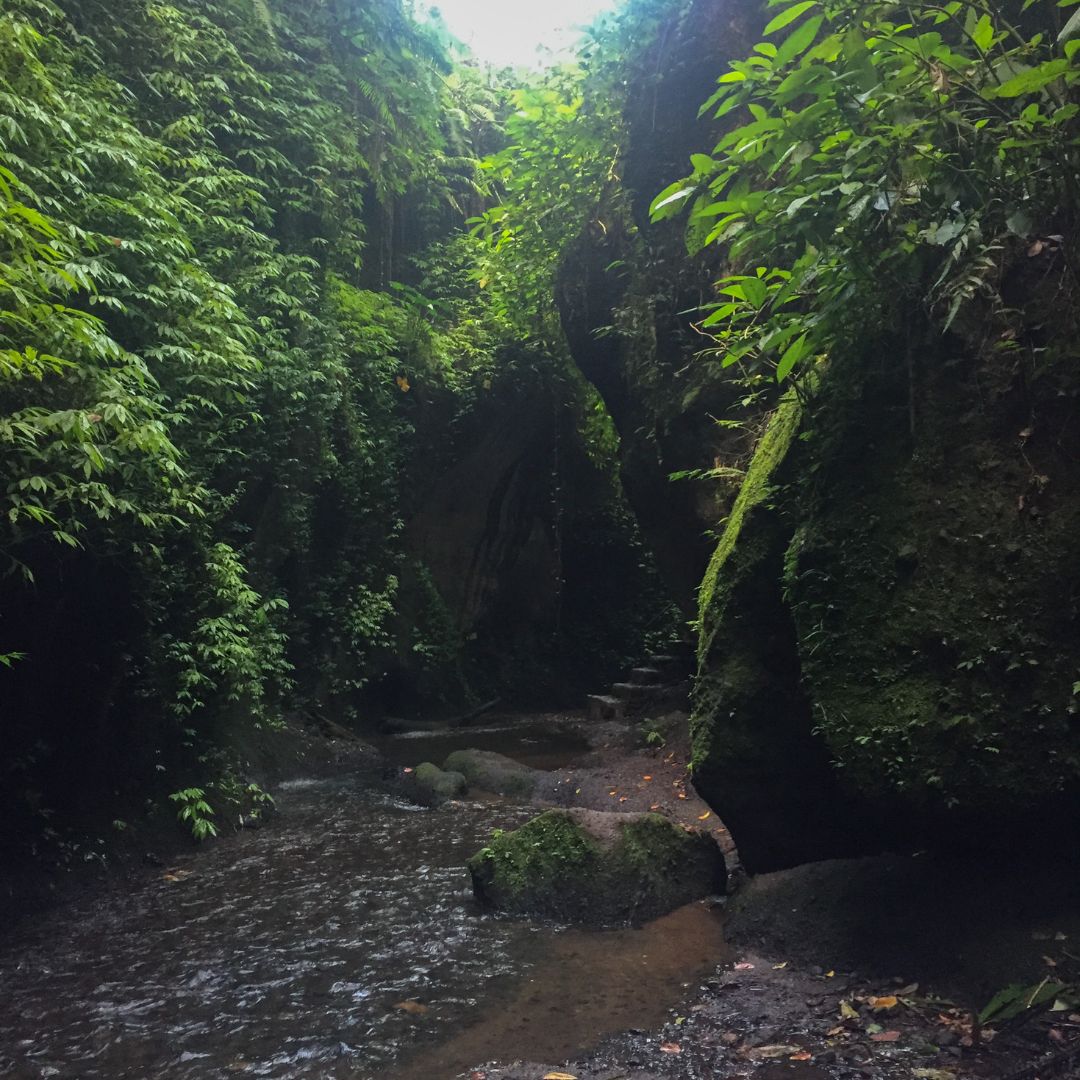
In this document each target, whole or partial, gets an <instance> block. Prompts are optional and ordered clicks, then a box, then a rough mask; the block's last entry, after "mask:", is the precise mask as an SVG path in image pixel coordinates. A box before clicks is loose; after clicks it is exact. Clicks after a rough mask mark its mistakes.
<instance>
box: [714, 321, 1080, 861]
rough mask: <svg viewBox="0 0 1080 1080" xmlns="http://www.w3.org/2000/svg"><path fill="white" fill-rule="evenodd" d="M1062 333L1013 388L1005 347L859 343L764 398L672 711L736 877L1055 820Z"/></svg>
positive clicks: (1070, 510)
mask: <svg viewBox="0 0 1080 1080" xmlns="http://www.w3.org/2000/svg"><path fill="white" fill-rule="evenodd" d="M1060 317H1061V316H1060V314H1059V313H1058V309H1052V310H1048V311H1047V312H1046V314H1045V316H1044V317H1043V321H1042V322H1041V323H1040V325H1041V326H1043V327H1044V328H1045V332H1046V333H1047V340H1048V341H1049V342H1051V343H1053V342H1054V340H1055V339H1054V337H1053V334H1051V333H1050V329H1049V328H1052V327H1054V326H1055V325H1056V321H1057V320H1060ZM981 325H982V324H980V326H981ZM1060 329H1061V327H1060V325H1058V330H1059V331H1060ZM984 330H985V328H983V330H980V333H983V331H984ZM984 336H985V335H984ZM913 340H914V339H913ZM1005 340H1006V341H1009V340H1011V338H1006V339H1005ZM1074 342H1075V335H1072V336H1069V337H1068V339H1067V340H1066V339H1065V338H1064V337H1062V338H1060V339H1059V340H1058V341H1057V342H1056V344H1055V345H1053V347H1051V346H1049V345H1048V347H1047V356H1048V357H1054V358H1056V359H1048V360H1047V362H1046V363H1045V365H1043V366H1042V367H1041V368H1040V369H1039V371H1038V377H1037V378H1035V379H1034V380H1033V381H1032V382H1031V383H1030V385H1028V384H1026V383H1024V382H1023V380H1019V378H1018V374H1017V372H1018V368H1017V365H1016V358H1015V356H1014V355H1013V352H1012V351H1010V350H1007V349H1004V348H991V349H988V350H982V351H979V350H978V349H976V348H974V347H972V346H970V345H969V346H967V347H965V346H964V344H963V343H962V342H957V341H953V342H942V341H940V340H938V341H935V342H931V344H929V345H927V346H926V348H925V350H924V351H923V352H922V353H921V354H918V355H915V354H914V352H909V350H915V348H916V347H915V346H914V345H910V346H905V344H904V343H903V342H900V343H892V344H890V343H889V342H888V341H884V342H879V343H878V344H877V345H876V346H873V347H872V346H871V345H869V344H867V346H866V349H867V351H866V352H864V353H858V354H856V353H852V354H850V355H846V356H840V357H836V358H833V360H832V361H831V363H830V366H829V367H828V369H824V370H823V373H822V375H821V378H820V380H819V383H818V385H817V386H815V387H814V388H812V392H811V393H810V394H809V395H808V399H809V400H808V404H807V405H806V406H804V407H801V408H800V405H799V403H798V402H796V400H795V399H794V398H792V397H788V398H787V399H785V401H784V402H783V403H781V405H780V406H779V408H778V409H777V410H776V411H775V413H774V414H773V417H772V420H771V423H770V425H769V427H768V429H767V432H766V433H765V434H764V436H763V437H762V438H761V439H760V440H759V443H758V447H757V451H756V453H755V455H754V458H753V461H752V463H751V465H750V468H749V470H748V472H747V475H746V478H745V480H744V482H743V485H742V490H741V493H740V495H739V497H738V501H737V503H736V505H735V509H734V512H733V513H732V514H731V516H730V518H729V519H728V521H727V523H726V527H725V529H724V532H723V536H722V538H721V540H720V543H719V544H718V546H717V550H716V553H715V556H714V559H713V563H712V566H711V567H710V571H709V574H708V575H707V577H706V579H705V582H704V584H703V587H702V590H701V612H700V626H701V639H700V654H699V660H700V669H699V677H698V684H697V690H696V699H695V713H694V720H693V738H694V775H695V784H696V786H697V787H698V789H699V791H700V792H701V794H702V795H703V796H704V797H705V798H706V799H707V800H708V801H709V802H710V803H711V804H712V805H714V806H715V807H716V809H717V811H718V812H719V813H720V815H721V817H723V818H724V819H725V821H726V823H727V824H728V826H729V828H730V829H731V832H732V836H733V838H734V840H735V842H736V843H737V844H738V846H739V850H740V853H741V855H742V857H743V860H744V863H745V864H746V865H747V867H748V868H749V869H751V870H752V871H758V870H770V869H777V868H780V867H783V866H790V865H794V864H795V863H798V862H806V861H810V860H812V859H817V858H821V857H823V856H831V855H842V854H849V853H856V852H863V853H867V852H871V851H875V850H876V851H882V850H888V849H890V848H894V849H895V848H897V847H900V848H904V847H927V846H935V845H936V846H940V845H943V844H953V845H963V846H971V845H976V844H984V845H987V846H989V845H991V844H993V845H995V846H997V847H1000V846H1001V845H1002V844H1008V843H1014V844H1016V843H1022V844H1024V845H1025V846H1028V847H1030V846H1031V845H1032V844H1034V843H1038V842H1039V841H1040V838H1041V837H1044V836H1047V835H1049V834H1048V833H1047V830H1046V828H1045V823H1046V822H1047V821H1066V820H1076V814H1077V810H1078V796H1080V723H1078V722H1077V717H1078V716H1080V704H1078V702H1080V682H1078V679H1077V676H1078V674H1080V668H1078V666H1077V659H1076V658H1077V656H1078V655H1080V617H1078V612H1080V603H1078V601H1077V597H1078V596H1080V541H1078V539H1077V538H1078V537H1080V470H1078V469H1077V467H1076V461H1077V460H1080V433H1074V432H1072V425H1073V423H1074V419H1075V401H1076V399H1077V397H1080V377H1078V376H1077V374H1076V372H1077V368H1076V365H1075V363H1073V362H1072V360H1071V359H1070V358H1071V357H1072V355H1073V354H1074V353H1075V345H1074V344H1073V343H1074ZM890 350H891V352H890ZM889 355H892V356H894V357H895V360H894V362H893V363H890V364H878V363H877V362H876V361H875V359H874V358H875V357H878V356H889ZM800 414H801V415H800ZM1033 416H1037V417H1038V421H1037V422H1034V421H1032V420H1031V417H1033ZM1059 433H1062V434H1059ZM1067 446H1073V447H1075V448H1077V450H1076V452H1074V451H1066V447H1067ZM1070 454H1072V455H1073V456H1070Z"/></svg>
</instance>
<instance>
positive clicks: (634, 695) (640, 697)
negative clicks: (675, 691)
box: [611, 682, 669, 702]
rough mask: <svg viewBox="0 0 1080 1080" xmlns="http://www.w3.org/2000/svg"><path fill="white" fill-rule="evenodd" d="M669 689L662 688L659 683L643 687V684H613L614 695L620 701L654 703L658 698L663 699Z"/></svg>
mask: <svg viewBox="0 0 1080 1080" xmlns="http://www.w3.org/2000/svg"><path fill="white" fill-rule="evenodd" d="M668 689H669V688H668V687H667V686H661V685H660V684H659V683H651V684H648V685H643V684H642V683H633V682H617V683H612V684H611V692H612V694H614V696H615V697H617V698H618V699H619V700H620V701H635V702H636V701H654V700H655V699H656V698H659V697H663V696H664V695H665V694H666V693H667V691H668Z"/></svg>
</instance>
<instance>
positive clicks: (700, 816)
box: [698, 810, 712, 821]
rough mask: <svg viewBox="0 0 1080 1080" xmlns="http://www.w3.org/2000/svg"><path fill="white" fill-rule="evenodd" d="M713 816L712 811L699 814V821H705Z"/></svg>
mask: <svg viewBox="0 0 1080 1080" xmlns="http://www.w3.org/2000/svg"><path fill="white" fill-rule="evenodd" d="M711 816H712V811H710V810H706V811H705V813H704V814H698V821H704V820H705V819H706V818H707V817H711Z"/></svg>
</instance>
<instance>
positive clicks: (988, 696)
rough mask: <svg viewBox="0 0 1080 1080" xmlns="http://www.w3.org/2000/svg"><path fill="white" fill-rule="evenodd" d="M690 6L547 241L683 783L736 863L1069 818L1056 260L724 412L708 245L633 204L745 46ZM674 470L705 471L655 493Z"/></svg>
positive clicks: (649, 58)
mask: <svg viewBox="0 0 1080 1080" xmlns="http://www.w3.org/2000/svg"><path fill="white" fill-rule="evenodd" d="M706 8H707V10H706ZM684 12H685V13H688V16H689V17H688V18H686V19H683V18H682V17H676V18H673V19H672V21H671V24H670V25H665V26H664V28H663V29H662V31H660V32H659V33H658V35H657V37H656V39H655V40H654V41H652V42H651V43H649V42H646V43H644V44H642V45H640V47H639V49H640V51H639V52H638V53H636V54H634V55H631V56H628V58H627V67H628V72H630V74H631V75H632V74H633V73H634V72H637V71H639V70H640V71H649V72H650V75H649V78H648V79H641V80H638V82H637V83H635V82H634V80H633V78H632V77H631V78H630V82H631V84H633V85H638V84H639V83H640V86H641V87H642V89H641V90H640V91H635V92H634V93H633V94H632V96H631V101H630V104H629V108H628V111H627V115H626V131H627V138H626V145H625V146H624V160H623V162H622V163H621V164H622V167H621V171H620V175H621V176H622V177H623V181H622V188H621V190H620V191H619V192H618V197H617V198H616V197H611V196H608V197H606V201H605V202H604V203H602V204H601V205H600V206H599V207H598V208H597V212H596V218H595V220H594V222H593V223H591V224H590V226H589V227H588V229H587V230H586V234H585V235H583V236H582V237H580V238H579V242H578V243H577V245H576V246H572V248H571V249H570V251H569V252H568V255H567V258H566V261H565V264H564V267H563V272H562V274H561V277H560V282H559V294H558V299H559V305H560V312H561V315H562V320H563V325H564V329H565V330H566V334H567V340H568V342H569V344H570V347H571V350H572V352H573V356H574V359H575V362H576V363H577V364H578V366H579V367H580V369H581V371H582V372H583V373H584V374H585V376H586V377H587V378H588V379H589V380H590V381H591V382H592V383H593V384H594V385H595V386H596V387H597V389H598V391H599V392H600V393H601V395H602V396H603V397H604V400H605V402H606V404H607V406H608V409H609V410H610V412H611V415H612V417H613V419H614V420H615V423H616V425H617V426H618V428H619V432H620V435H621V440H622V441H621V449H620V454H621V469H622V478H623V484H624V488H625V490H626V493H627V497H628V499H629V500H630V502H631V503H632V505H633V507H634V510H635V513H636V514H637V515H638V518H639V522H640V524H641V528H642V532H643V534H644V535H645V536H646V537H647V539H648V541H649V543H650V545H651V546H652V547H653V549H654V551H655V552H656V555H657V558H658V561H659V563H660V564H661V566H662V568H663V570H664V572H665V574H666V575H667V580H668V582H669V584H670V585H671V587H672V589H673V590H674V591H675V592H676V593H677V594H678V595H679V596H680V598H681V599H682V601H683V603H684V604H686V603H687V601H689V604H690V606H696V607H697V614H698V618H699V626H700V642H699V651H698V671H697V677H696V687H695V694H694V702H695V705H694V722H693V734H694V744H695V745H694V776H695V785H696V787H697V788H698V790H699V792H700V793H701V794H702V795H703V796H704V797H705V798H706V799H707V800H708V801H709V802H710V804H711V805H713V806H714V807H715V808H716V810H717V811H718V813H719V815H720V816H721V817H722V818H723V819H724V821H725V822H726V823H727V824H728V826H729V827H730V829H731V832H732V835H733V838H734V840H735V842H736V843H737V845H738V847H739V851H740V854H741V856H742V859H743V862H744V864H745V865H746V866H747V868H748V869H749V870H751V871H763V870H773V869H779V868H782V867H788V866H792V865H794V864H797V863H800V862H805V861H808V860H811V859H819V858H824V857H832V856H844V855H852V854H859V853H870V852H880V851H882V850H887V849H889V848H898V847H899V848H904V847H908V846H918V847H925V846H928V845H932V844H941V843H943V842H944V843H952V844H964V845H970V844H972V843H984V844H987V843H991V842H992V843H995V844H998V843H1001V842H1002V841H1004V840H1007V839H1008V838H1009V837H1010V836H1012V838H1013V839H1016V838H1018V837H1022V838H1023V842H1024V843H1026V844H1030V843H1031V842H1032V841H1033V840H1034V839H1035V838H1036V837H1038V836H1041V835H1046V830H1045V828H1044V827H1043V825H1042V824H1040V823H1044V822H1045V821H1047V820H1058V821H1060V820H1076V819H1077V814H1078V812H1080V808H1078V802H1080V723H1078V722H1077V716H1078V715H1080V692H1078V691H1077V688H1078V687H1080V683H1078V682H1077V679H1078V677H1080V669H1078V667H1077V663H1076V657H1077V656H1078V655H1080V615H1078V612H1080V601H1078V600H1077V597H1080V539H1078V538H1080V466H1078V465H1077V462H1078V461H1080V427H1078V425H1077V423H1076V419H1075V405H1076V401H1077V399H1078V397H1080V379H1078V377H1077V375H1076V372H1077V366H1076V363H1075V357H1076V345H1075V342H1076V340H1077V337H1078V334H1080V325H1078V320H1077V317H1076V314H1075V312H1076V306H1075V305H1070V304H1063V303H1062V302H1061V297H1062V296H1064V295H1072V293H1071V290H1072V288H1073V286H1072V284H1071V283H1070V279H1069V276H1068V274H1069V272H1068V271H1067V269H1066V268H1065V267H1064V266H1063V265H1062V263H1061V261H1060V260H1059V261H1058V262H1055V261H1054V256H1053V255H1052V254H1050V255H1048V254H1047V253H1046V252H1045V251H1043V250H1042V248H1041V247H1040V248H1039V249H1035V248H1030V247H1028V246H1025V245H1021V244H1020V243H1019V241H1018V242H1017V246H1015V247H1014V248H1012V249H1008V250H1003V252H1002V256H1001V258H1000V260H999V262H998V270H997V271H996V272H999V273H1000V275H1001V278H1000V281H998V282H996V284H999V285H1000V288H1001V295H1002V297H1003V298H1004V300H1005V302H1006V304H1007V305H1008V307H1009V308H1010V309H1011V311H1010V313H1008V314H1003V313H1002V311H1000V310H990V309H989V308H988V307H987V308H982V307H980V305H981V304H982V303H983V302H982V301H981V300H979V301H971V302H970V303H969V304H968V305H967V306H966V307H964V308H963V309H962V310H960V311H959V312H958V313H957V315H956V318H955V319H954V320H953V321H952V323H951V325H950V327H949V330H948V333H947V334H944V335H943V334H942V330H941V325H940V322H941V321H942V320H938V322H937V323H936V324H935V322H934V319H935V318H936V316H935V315H934V314H933V313H930V314H927V311H925V310H922V309H920V310H918V311H915V310H912V311H907V312H905V313H904V320H903V321H904V325H896V326H884V327H867V328H865V330H864V331H861V332H860V333H858V334H857V335H853V337H852V342H851V345H850V348H848V349H845V350H837V351H838V352H842V353H843V354H842V355H833V356H830V358H829V362H828V365H827V367H826V366H824V365H822V367H821V373H820V379H819V381H818V383H817V385H816V386H814V387H808V386H806V387H804V388H803V389H804V397H805V399H806V400H805V401H804V402H799V401H797V400H795V399H790V398H789V399H785V400H783V401H782V400H780V393H779V391H778V390H777V389H771V390H765V389H764V388H763V391H762V394H761V396H760V397H759V398H758V400H757V402H756V403H755V404H750V405H748V404H746V403H745V402H740V401H739V400H738V399H739V398H740V396H741V395H743V394H744V393H745V388H742V389H740V388H739V387H738V385H737V384H736V383H735V382H733V381H732V380H731V379H729V378H728V375H727V373H725V371H724V370H722V369H721V365H720V364H719V363H716V362H712V363H710V362H709V361H708V360H705V359H702V358H700V357H698V356H697V355H696V354H697V353H698V352H699V350H700V349H701V348H702V339H701V337H700V335H696V334H694V333H693V331H692V330H691V329H690V326H689V323H690V319H691V316H687V315H685V314H680V313H684V312H686V311H688V310H690V311H693V310H694V309H696V308H697V307H698V305H699V304H700V303H701V302H702V300H703V299H704V300H707V299H708V298H709V297H710V296H711V295H712V282H713V281H714V280H715V279H716V278H717V277H719V276H720V274H721V273H723V267H722V265H721V264H720V263H719V262H717V263H714V264H711V265H710V264H709V263H708V261H707V260H708V259H709V258H714V259H718V258H719V256H718V255H717V254H716V253H713V254H709V253H706V254H705V255H704V256H702V255H699V256H697V257H694V258H690V259H687V257H686V253H685V247H684V243H683V240H684V237H683V231H682V227H681V226H670V225H668V224H661V225H659V226H652V225H649V224H648V221H647V218H648V214H647V208H648V204H649V202H650V200H651V199H652V198H653V197H654V196H655V195H656V194H657V193H658V192H659V191H660V190H661V189H662V188H664V187H665V186H666V185H668V184H670V183H672V182H674V181H676V180H678V179H679V178H680V177H682V176H685V175H686V174H687V172H688V171H689V170H688V166H687V164H686V159H687V158H688V156H689V154H690V153H691V152H694V151H705V150H707V149H708V147H709V146H710V145H713V144H714V143H715V141H716V139H715V136H716V134H717V133H716V132H715V131H710V130H709V129H708V125H707V124H701V123H699V122H698V121H697V120H696V119H695V118H694V116H693V115H692V114H693V109H692V107H691V106H690V105H688V104H687V102H700V100H702V99H703V97H704V96H707V95H703V94H702V93H701V90H702V80H703V79H704V76H705V73H707V72H711V79H715V78H716V76H717V75H719V74H720V73H721V72H722V70H723V68H724V63H725V60H727V59H729V58H731V57H732V56H734V55H738V56H740V57H741V56H743V55H745V53H746V52H748V51H749V48H750V46H751V45H752V43H753V40H757V39H756V37H755V36H754V27H753V26H748V25H747V20H749V19H752V17H753V16H752V15H751V14H747V13H745V12H740V11H737V10H735V9H734V8H733V7H729V6H728V5H727V4H724V3H713V4H709V5H704V4H697V3H690V4H687V5H686V7H685V9H684ZM650 65H651V66H650ZM652 72H655V73H656V74H655V79H654V77H653V75H652ZM620 199H621V202H620ZM620 206H621V207H622V208H623V209H622V212H620V209H619V208H620ZM601 226H602V227H601ZM1043 227H1045V228H1046V230H1047V231H1048V232H1055V233H1056V232H1057V231H1060V230H1059V229H1058V226H1056V225H1055V226H1053V227H1051V226H1050V225H1046V226H1043ZM1068 242H1069V243H1074V241H1073V240H1072V239H1070V240H1069V241H1068ZM604 326H609V327H611V326H613V327H615V328H616V330H617V331H618V332H617V333H607V334H597V333H596V330H597V329H598V328H599V327H604ZM1025 350H1026V353H1025ZM1021 354H1025V355H1027V357H1028V360H1027V361H1023V360H1022V359H1021ZM1035 357H1038V360H1037V361H1036V360H1034V359H1032V358H1035ZM714 417H715V418H722V419H724V420H732V421H741V422H742V423H741V427H740V426H731V427H721V426H719V425H717V424H716V423H714V422H713V418H714ZM682 470H698V471H704V472H706V473H707V474H708V475H707V477H706V478H705V479H704V480H696V481H693V482H690V483H687V482H685V481H680V482H677V483H671V482H670V481H669V476H670V474H672V473H674V472H678V471H682ZM707 529H711V530H715V531H717V532H719V533H720V539H719V542H716V541H715V540H714V541H712V542H710V543H709V544H706V541H705V539H704V537H705V532H706V530H707ZM706 546H710V547H712V548H713V550H712V555H711V560H710V558H709V554H708V552H706V551H703V549H704V548H705V547H706ZM706 565H707V566H708V569H707V571H706ZM699 584H700V586H701V587H700V590H699V591H698V593H697V601H696V605H695V601H694V592H695V590H696V586H697V585H699ZM635 692H636V691H635ZM628 693H630V691H628ZM590 707H591V709H592V711H593V713H594V714H595V715H596V716H598V717H602V716H604V715H607V714H608V713H610V712H613V711H616V710H617V709H619V708H621V707H622V706H621V704H618V703H614V702H610V701H607V700H605V699H604V698H595V699H594V700H593V701H592V702H590Z"/></svg>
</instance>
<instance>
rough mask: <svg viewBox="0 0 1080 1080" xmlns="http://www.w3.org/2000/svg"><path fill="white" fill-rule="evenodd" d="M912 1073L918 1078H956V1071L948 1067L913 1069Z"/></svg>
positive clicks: (917, 1079) (945, 1079) (920, 1079)
mask: <svg viewBox="0 0 1080 1080" xmlns="http://www.w3.org/2000/svg"><path fill="white" fill-rule="evenodd" d="M911 1075H912V1076H914V1077H915V1078H916V1080H956V1073H954V1072H949V1070H948V1069H912V1070H911Z"/></svg>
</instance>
